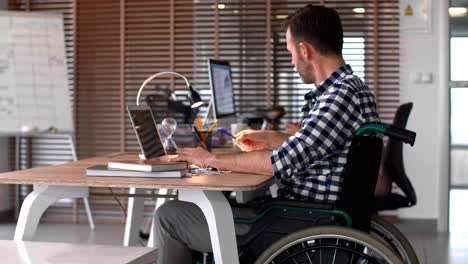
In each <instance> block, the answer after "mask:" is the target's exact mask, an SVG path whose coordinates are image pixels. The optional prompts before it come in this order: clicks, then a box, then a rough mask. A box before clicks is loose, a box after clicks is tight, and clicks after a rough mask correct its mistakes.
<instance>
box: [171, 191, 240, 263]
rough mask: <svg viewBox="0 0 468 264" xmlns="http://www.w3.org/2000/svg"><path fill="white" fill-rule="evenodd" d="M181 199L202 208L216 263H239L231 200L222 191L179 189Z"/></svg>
mask: <svg viewBox="0 0 468 264" xmlns="http://www.w3.org/2000/svg"><path fill="white" fill-rule="evenodd" d="M179 200H181V201H186V202H192V203H194V204H196V205H198V207H200V209H201V210H202V212H203V214H204V215H205V217H206V221H207V222H208V228H209V230H210V238H211V245H212V247H213V255H214V258H215V263H216V264H228V263H229V264H238V263H239V254H238V253H237V243H236V234H235V231H234V219H233V217H232V210H231V206H230V205H229V202H228V201H227V200H226V198H225V197H224V195H223V193H222V192H220V191H202V190H188V189H180V190H179Z"/></svg>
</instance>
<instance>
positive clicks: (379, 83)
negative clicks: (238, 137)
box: [195, 0, 399, 122]
mask: <svg viewBox="0 0 468 264" xmlns="http://www.w3.org/2000/svg"><path fill="white" fill-rule="evenodd" d="M321 2H322V1H318V0H317V1H292V0H291V1H284V0H258V1H219V2H216V3H213V1H197V2H196V3H195V38H196V39H197V40H200V41H197V43H196V44H197V45H196V48H198V49H200V51H201V52H196V53H195V57H196V65H197V67H196V71H197V77H199V78H197V81H198V82H199V83H200V84H201V87H207V85H208V83H207V80H208V78H207V73H206V64H205V61H206V59H207V58H210V57H216V58H219V59H223V60H228V61H231V63H232V66H233V81H234V88H235V99H236V106H237V110H238V112H240V113H243V112H251V111H254V110H255V109H258V108H263V107H266V106H268V105H280V106H283V107H285V108H286V110H287V115H286V117H285V118H286V119H287V120H290V121H291V120H296V119H298V118H299V111H298V110H299V109H300V107H301V106H302V104H303V95H304V94H305V93H306V92H307V91H308V90H309V89H310V88H311V86H309V85H304V84H303V83H302V81H301V80H300V78H299V76H298V75H297V74H296V73H295V72H294V71H293V66H292V65H291V59H290V54H289V53H288V51H287V50H286V42H285V32H284V30H283V29H282V28H281V22H282V21H283V20H284V18H285V17H286V16H287V15H288V14H290V13H292V12H294V10H296V9H298V8H301V7H303V6H304V5H305V4H308V3H312V4H320V3H321ZM323 2H324V4H325V5H326V6H328V7H332V8H335V9H336V10H337V11H338V13H339V14H340V16H341V19H342V23H343V27H344V36H345V44H344V47H343V55H344V58H345V60H346V61H347V63H349V64H351V66H352V67H353V69H354V71H355V72H356V74H357V75H358V76H360V77H362V78H364V79H365V80H366V82H367V83H368V85H369V86H370V87H371V89H373V90H374V93H375V95H376V97H377V101H378V107H379V112H380V114H381V118H382V120H383V121H385V122H391V120H392V119H393V115H394V112H395V109H396V107H397V106H398V104H399V32H398V1H397V0H391V1H375V0H361V1H351V0H326V1H323ZM358 8H359V9H358ZM359 11H360V12H359ZM267 14H271V15H270V17H266V16H267ZM268 21H269V22H268ZM213 27H215V29H216V28H217V27H219V30H213ZM217 32H219V33H218V34H217ZM267 32H271V35H270V36H268V37H267V36H266V33H267ZM200 43H201V44H202V45H199V44H200ZM268 50H270V53H269V54H267V52H268ZM267 62H268V63H267ZM207 93H208V92H207ZM269 100H270V101H269Z"/></svg>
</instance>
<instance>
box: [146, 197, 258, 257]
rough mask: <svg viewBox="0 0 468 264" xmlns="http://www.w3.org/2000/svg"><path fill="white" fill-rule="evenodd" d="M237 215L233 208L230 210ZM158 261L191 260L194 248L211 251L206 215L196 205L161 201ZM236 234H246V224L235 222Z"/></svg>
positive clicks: (157, 238)
mask: <svg viewBox="0 0 468 264" xmlns="http://www.w3.org/2000/svg"><path fill="white" fill-rule="evenodd" d="M233 214H234V215H236V211H235V210H233ZM154 228H155V232H156V233H155V235H156V247H157V248H158V262H157V263H158V264H172V263H177V264H192V263H193V260H192V253H193V251H199V252H212V248H211V241H210V233H209V230H208V224H207V222H206V219H205V216H204V215H203V213H202V211H201V210H200V208H199V207H198V206H196V205H195V204H193V203H189V202H182V201H177V200H172V201H168V202H166V203H164V204H163V205H161V206H160V207H159V208H158V210H157V211H156V214H155V226H154ZM235 229H236V234H237V235H242V234H246V233H247V232H248V231H249V229H250V226H249V225H235Z"/></svg>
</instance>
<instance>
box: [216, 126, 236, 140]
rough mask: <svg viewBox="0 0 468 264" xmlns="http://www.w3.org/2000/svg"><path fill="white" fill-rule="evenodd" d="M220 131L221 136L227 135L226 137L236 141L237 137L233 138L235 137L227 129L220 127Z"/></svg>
mask: <svg viewBox="0 0 468 264" xmlns="http://www.w3.org/2000/svg"><path fill="white" fill-rule="evenodd" d="M218 130H219V132H221V134H224V135H226V136H228V137H232V138H233V139H236V137H235V136H233V135H232V134H231V133H230V132H229V131H227V130H226V129H224V128H222V127H220V128H219V129H218Z"/></svg>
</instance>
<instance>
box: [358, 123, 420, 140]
mask: <svg viewBox="0 0 468 264" xmlns="http://www.w3.org/2000/svg"><path fill="white" fill-rule="evenodd" d="M367 132H374V133H379V134H384V135H386V136H389V137H391V138H394V139H396V140H400V141H402V142H404V143H407V144H410V145H411V146H413V145H414V141H415V140H416V133H415V132H413V131H411V130H407V129H404V128H399V127H396V126H393V125H389V124H385V123H380V122H377V123H367V124H364V125H363V126H362V127H360V128H359V129H358V130H357V131H356V135H363V134H364V133H367Z"/></svg>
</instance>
